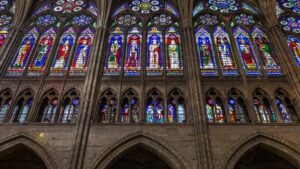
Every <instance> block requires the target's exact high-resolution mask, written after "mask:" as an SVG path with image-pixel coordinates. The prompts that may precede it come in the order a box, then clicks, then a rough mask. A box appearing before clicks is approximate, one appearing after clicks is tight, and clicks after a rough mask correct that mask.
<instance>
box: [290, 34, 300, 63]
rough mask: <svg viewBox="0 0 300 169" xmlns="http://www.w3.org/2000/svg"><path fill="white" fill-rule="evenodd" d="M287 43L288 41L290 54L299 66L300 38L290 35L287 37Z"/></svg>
mask: <svg viewBox="0 0 300 169" xmlns="http://www.w3.org/2000/svg"><path fill="white" fill-rule="evenodd" d="M287 43H288V46H289V48H290V51H291V53H292V55H293V56H294V59H295V61H296V63H297V65H298V66H299V67H300V40H299V38H297V37H295V36H292V35H290V36H288V37H287Z"/></svg>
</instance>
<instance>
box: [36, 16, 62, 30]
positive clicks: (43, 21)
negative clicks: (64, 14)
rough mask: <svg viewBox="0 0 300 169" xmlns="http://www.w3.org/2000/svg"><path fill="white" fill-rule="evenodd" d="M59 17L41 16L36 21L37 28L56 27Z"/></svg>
mask: <svg viewBox="0 0 300 169" xmlns="http://www.w3.org/2000/svg"><path fill="white" fill-rule="evenodd" d="M57 20H58V19H57V17H56V16H54V15H51V14H47V15H43V16H39V17H38V18H37V19H36V25H37V26H44V27H46V26H50V25H54V24H55V23H56V22H57Z"/></svg>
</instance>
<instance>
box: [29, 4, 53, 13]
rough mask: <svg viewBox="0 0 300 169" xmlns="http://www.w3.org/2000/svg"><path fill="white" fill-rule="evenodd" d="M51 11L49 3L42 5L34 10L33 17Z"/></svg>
mask: <svg viewBox="0 0 300 169" xmlns="http://www.w3.org/2000/svg"><path fill="white" fill-rule="evenodd" d="M50 9H51V5H50V3H46V4H44V5H43V6H41V7H39V8H38V9H36V10H35V11H34V13H33V16H37V15H38V14H40V13H42V12H45V11H47V10H50Z"/></svg>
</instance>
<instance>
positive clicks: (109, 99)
mask: <svg viewBox="0 0 300 169" xmlns="http://www.w3.org/2000/svg"><path fill="white" fill-rule="evenodd" d="M117 106H118V102H117V98H116V94H115V92H113V91H112V90H111V89H108V90H106V91H104V92H103V94H101V96H100V103H99V114H98V116H97V120H96V121H97V122H100V123H114V122H116V115H117ZM121 118H122V116H121ZM123 118H124V119H123V120H129V119H125V112H124V117H123ZM124 122H125V121H124Z"/></svg>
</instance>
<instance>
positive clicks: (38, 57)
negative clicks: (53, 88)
mask: <svg viewBox="0 0 300 169" xmlns="http://www.w3.org/2000/svg"><path fill="white" fill-rule="evenodd" d="M56 34H57V32H56V30H55V29H54V28H50V29H49V30H47V31H45V32H44V33H43V34H42V36H41V38H40V40H39V43H38V48H37V51H36V53H35V57H34V59H33V60H32V62H31V64H30V66H29V67H28V72H27V76H33V77H38V76H41V75H42V74H43V73H44V71H45V65H46V62H47V60H48V58H49V56H50V53H51V50H52V47H53V45H54V42H55V38H56Z"/></svg>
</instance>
